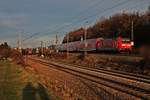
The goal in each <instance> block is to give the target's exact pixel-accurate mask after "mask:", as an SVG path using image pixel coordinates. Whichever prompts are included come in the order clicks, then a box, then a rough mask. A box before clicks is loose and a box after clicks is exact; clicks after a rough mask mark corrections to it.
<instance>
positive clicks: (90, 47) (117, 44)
mask: <svg viewBox="0 0 150 100" xmlns="http://www.w3.org/2000/svg"><path fill="white" fill-rule="evenodd" d="M55 49H56V50H58V51H67V50H68V51H70V52H82V51H84V50H86V51H89V52H90V51H118V52H124V51H127V52H130V51H131V50H132V44H131V40H130V39H129V38H122V37H117V38H114V39H112V38H96V39H87V40H86V41H85V40H81V41H75V42H69V43H63V44H59V45H56V47H55Z"/></svg>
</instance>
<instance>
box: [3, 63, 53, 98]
mask: <svg viewBox="0 0 150 100" xmlns="http://www.w3.org/2000/svg"><path fill="white" fill-rule="evenodd" d="M0 100H54V98H52V96H51V94H50V92H48V91H47V90H46V89H45V88H44V87H43V85H42V84H40V83H39V82H38V81H37V80H36V79H35V78H34V75H33V74H31V73H28V72H27V71H25V70H24V69H23V68H22V67H21V66H19V65H15V64H12V63H10V62H9V61H0Z"/></svg>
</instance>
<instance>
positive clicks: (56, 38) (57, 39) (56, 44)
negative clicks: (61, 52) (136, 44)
mask: <svg viewBox="0 0 150 100" xmlns="http://www.w3.org/2000/svg"><path fill="white" fill-rule="evenodd" d="M55 43H56V45H57V44H58V36H57V34H56V41H55ZM56 52H58V50H56Z"/></svg>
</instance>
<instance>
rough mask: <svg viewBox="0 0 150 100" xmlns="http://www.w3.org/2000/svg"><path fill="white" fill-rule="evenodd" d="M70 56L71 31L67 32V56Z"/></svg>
mask: <svg viewBox="0 0 150 100" xmlns="http://www.w3.org/2000/svg"><path fill="white" fill-rule="evenodd" d="M68 56H69V33H68V34H67V58H68Z"/></svg>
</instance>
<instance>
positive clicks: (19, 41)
mask: <svg viewBox="0 0 150 100" xmlns="http://www.w3.org/2000/svg"><path fill="white" fill-rule="evenodd" d="M17 46H18V51H19V52H20V53H22V50H21V49H22V47H21V46H22V43H21V33H18V39H17Z"/></svg>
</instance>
